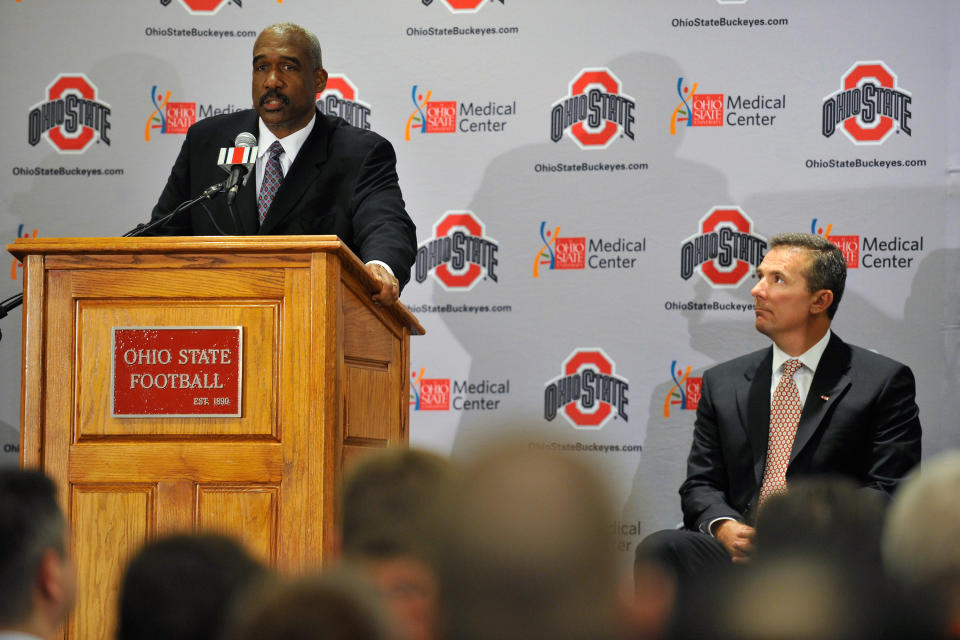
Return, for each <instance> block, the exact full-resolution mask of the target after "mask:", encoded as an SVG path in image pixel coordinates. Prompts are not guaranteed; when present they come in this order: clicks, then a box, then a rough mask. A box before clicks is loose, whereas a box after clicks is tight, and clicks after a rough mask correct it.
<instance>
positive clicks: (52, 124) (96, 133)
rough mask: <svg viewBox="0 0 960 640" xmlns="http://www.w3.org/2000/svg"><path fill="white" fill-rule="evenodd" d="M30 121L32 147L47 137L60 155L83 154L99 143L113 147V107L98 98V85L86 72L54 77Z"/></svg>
mask: <svg viewBox="0 0 960 640" xmlns="http://www.w3.org/2000/svg"><path fill="white" fill-rule="evenodd" d="M27 122H28V126H27V141H28V142H29V143H30V146H36V145H37V143H39V142H40V139H41V138H46V139H47V141H48V142H49V143H50V144H51V145H52V146H53V148H54V149H56V150H57V153H83V152H84V151H86V150H87V149H88V148H90V145H91V144H93V143H94V141H95V140H102V141H103V142H104V144H107V145H109V144H110V136H109V131H110V105H109V104H107V103H106V102H103V101H102V100H98V99H97V88H96V86H94V84H93V83H92V82H90V78H88V77H87V76H85V75H84V74H82V73H63V74H60V75H59V76H57V77H56V78H54V80H53V82H51V83H50V84H49V85H48V86H47V89H46V101H45V102H40V103H38V104H35V105H34V106H33V107H31V109H30V113H29V115H28V117H27Z"/></svg>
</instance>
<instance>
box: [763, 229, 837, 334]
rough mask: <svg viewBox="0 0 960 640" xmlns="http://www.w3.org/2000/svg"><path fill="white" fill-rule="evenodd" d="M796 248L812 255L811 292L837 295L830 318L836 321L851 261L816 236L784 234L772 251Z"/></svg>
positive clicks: (774, 241) (772, 242)
mask: <svg viewBox="0 0 960 640" xmlns="http://www.w3.org/2000/svg"><path fill="white" fill-rule="evenodd" d="M777 247H794V248H797V249H806V250H807V251H809V252H810V268H809V269H807V272H806V273H805V274H804V277H805V278H806V279H807V287H808V288H809V289H810V291H819V290H821V289H829V290H830V291H832V292H833V303H832V304H831V305H830V307H829V308H828V309H827V317H828V318H830V319H831V320H833V316H834V315H836V313H837V307H838V306H839V305H840V298H842V297H843V287H844V284H845V283H846V281H847V261H846V259H844V257H843V252H842V251H840V248H839V247H838V246H837V245H835V244H833V243H832V242H830V241H829V240H827V239H826V238H824V237H823V236H817V235H813V234H812V233H781V234H778V235H775V236H773V238H772V239H771V240H770V249H775V248H777Z"/></svg>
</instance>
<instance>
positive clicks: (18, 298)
mask: <svg viewBox="0 0 960 640" xmlns="http://www.w3.org/2000/svg"><path fill="white" fill-rule="evenodd" d="M21 304H23V294H22V293H18V294H16V295H12V296H10V297H9V298H7V299H6V300H4V301H3V302H0V318H6V317H7V314H8V313H10V312H11V311H13V310H14V309H16V308H17V307H19V306H20V305H21ZM0 339H3V333H2V332H0Z"/></svg>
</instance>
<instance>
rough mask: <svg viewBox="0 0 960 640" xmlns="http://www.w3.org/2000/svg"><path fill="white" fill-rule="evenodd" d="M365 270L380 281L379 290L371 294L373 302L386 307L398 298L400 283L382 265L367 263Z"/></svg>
mask: <svg viewBox="0 0 960 640" xmlns="http://www.w3.org/2000/svg"><path fill="white" fill-rule="evenodd" d="M367 271H369V272H370V275H372V276H373V277H374V278H375V279H376V280H377V282H379V283H380V291H379V292H377V293H375V294H374V295H373V301H374V302H377V303H379V304H382V305H383V306H385V307H388V306H390V305H392V304H393V303H395V302H396V301H397V300H398V299H399V298H400V283H399V282H398V281H397V279H396V278H395V277H393V275H392V274H391V273H390V272H389V271H387V270H386V269H385V268H384V267H383V265H380V264H376V263H371V264H368V265H367Z"/></svg>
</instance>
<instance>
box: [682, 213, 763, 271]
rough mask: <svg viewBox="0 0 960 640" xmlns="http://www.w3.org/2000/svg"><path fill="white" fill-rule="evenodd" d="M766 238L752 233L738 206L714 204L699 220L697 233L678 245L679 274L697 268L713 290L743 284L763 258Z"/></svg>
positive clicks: (745, 216)
mask: <svg viewBox="0 0 960 640" xmlns="http://www.w3.org/2000/svg"><path fill="white" fill-rule="evenodd" d="M766 250H767V240H766V238H764V237H763V236H760V235H758V234H756V233H754V232H753V221H752V220H750V218H748V217H747V214H745V213H744V212H743V210H742V209H740V207H716V208H714V209H712V210H711V211H709V212H708V213H707V215H705V216H704V217H703V218H702V219H701V220H700V233H698V234H695V235H692V236H690V237H689V238H687V239H686V240H684V241H683V244H682V245H681V247H680V275H681V277H682V278H683V279H684V280H688V279H689V278H690V276H692V275H693V274H694V272H696V271H699V272H700V274H701V275H702V276H703V277H704V279H705V280H706V281H707V282H709V283H710V285H711V286H713V287H714V288H715V289H726V288H735V287H739V286H740V285H741V284H743V282H744V280H746V279H747V278H748V277H749V276H750V274H751V273H752V272H753V270H754V269H755V268H756V267H757V266H759V265H760V262H762V261H763V254H764V253H765V252H766Z"/></svg>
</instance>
